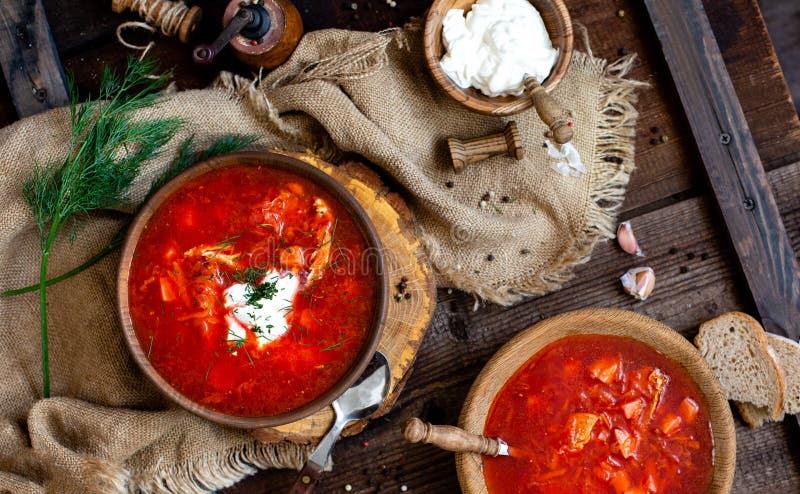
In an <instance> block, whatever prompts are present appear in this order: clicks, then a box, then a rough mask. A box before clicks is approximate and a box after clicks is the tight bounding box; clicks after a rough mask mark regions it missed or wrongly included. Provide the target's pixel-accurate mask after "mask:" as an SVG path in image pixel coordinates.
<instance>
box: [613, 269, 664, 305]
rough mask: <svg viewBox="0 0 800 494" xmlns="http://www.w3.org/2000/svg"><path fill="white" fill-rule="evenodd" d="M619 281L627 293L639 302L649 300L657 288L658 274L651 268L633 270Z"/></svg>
mask: <svg viewBox="0 0 800 494" xmlns="http://www.w3.org/2000/svg"><path fill="white" fill-rule="evenodd" d="M619 280H620V281H621V282H622V288H623V289H624V290H625V293H627V294H628V295H631V296H633V297H634V298H637V299H639V300H647V297H649V296H650V294H651V293H653V288H655V286H656V273H655V271H653V268H650V267H641V268H633V269H631V270H630V271H628V272H627V273H625V274H623V275H622V276H621V277H620V279H619Z"/></svg>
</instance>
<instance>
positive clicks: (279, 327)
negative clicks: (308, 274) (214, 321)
mask: <svg viewBox="0 0 800 494" xmlns="http://www.w3.org/2000/svg"><path fill="white" fill-rule="evenodd" d="M272 281H275V288H276V292H275V294H274V295H273V296H272V297H271V298H266V297H264V298H260V299H258V300H256V301H253V303H251V304H248V303H247V302H248V299H249V298H250V295H251V294H252V293H253V288H252V287H251V286H250V285H249V284H247V283H235V284H233V285H231V286H229V287H228V288H226V289H225V293H224V296H225V308H226V309H228V315H227V316H225V320H226V322H227V323H228V339H229V340H244V339H246V338H247V332H246V331H245V328H247V329H250V330H252V331H254V332H255V334H256V337H257V339H258V345H259V346H260V347H261V346H264V345H266V344H267V343H270V342H273V341H275V340H277V339H278V338H280V337H281V336H283V335H284V334H285V333H286V332H287V331H288V330H289V324H288V323H287V321H286V317H287V315H288V314H289V312H290V311H291V310H292V301H293V300H294V295H295V293H297V288H298V286H299V280H298V278H297V276H294V275H292V274H286V275H285V276H283V277H280V275H279V274H278V272H277V271H275V270H272V271H270V272H268V273H267V274H266V276H264V278H262V279H261V281H260V283H262V284H263V283H266V282H272Z"/></svg>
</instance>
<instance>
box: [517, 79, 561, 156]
mask: <svg viewBox="0 0 800 494" xmlns="http://www.w3.org/2000/svg"><path fill="white" fill-rule="evenodd" d="M523 84H525V91H527V93H528V95H530V97H531V99H532V100H533V106H534V108H536V113H538V114H539V118H541V119H542V122H544V123H545V124H546V125H547V126H548V127H550V132H548V137H552V139H553V140H554V141H555V142H557V143H558V144H566V143H568V142H569V141H571V140H572V135H573V132H572V121H571V120H570V117H569V113H568V112H567V111H566V110H564V109H563V108H562V107H561V105H560V104H559V103H558V101H556V99H555V98H553V97H552V96H550V94H549V93H548V92H547V91H545V89H544V88H543V87H542V85H541V84H539V81H537V80H536V79H535V78H533V77H526V78H525V81H523Z"/></svg>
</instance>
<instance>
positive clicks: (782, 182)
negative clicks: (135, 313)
mask: <svg viewBox="0 0 800 494" xmlns="http://www.w3.org/2000/svg"><path fill="white" fill-rule="evenodd" d="M396 2H397V5H396V7H394V8H392V7H390V6H389V5H387V4H386V2H385V1H383V0H370V1H364V0H348V1H343V0H340V1H334V2H330V1H327V0H324V1H323V0H296V1H295V4H296V5H297V7H298V9H299V10H300V13H301V14H302V16H303V20H304V22H305V26H306V29H307V30H313V29H321V28H327V27H343V28H352V29H365V30H379V29H383V28H386V27H389V26H397V25H401V24H402V23H403V22H405V21H406V20H408V19H409V18H410V17H411V16H419V15H422V13H423V12H424V10H425V8H426V7H427V4H428V2H426V1H422V0H396ZM197 3H199V4H201V5H202V6H203V7H204V9H205V18H204V21H203V24H202V27H201V32H200V36H199V39H203V40H206V39H211V38H212V37H213V36H214V35H215V34H216V33H217V32H218V31H219V27H218V23H219V19H220V18H221V12H222V9H223V7H224V5H225V3H226V2H221V1H217V2H213V1H211V0H207V1H200V2H197ZM44 4H45V8H46V11H47V16H48V18H49V20H50V24H51V27H52V30H53V37H54V40H55V43H56V46H57V47H58V51H59V53H60V55H61V58H62V62H63V64H64V67H65V68H66V69H67V70H69V71H71V72H73V73H74V74H75V78H76V81H77V83H78V85H79V87H80V88H81V90H82V91H85V92H91V91H94V90H96V88H97V85H98V82H99V75H100V73H101V70H102V67H103V65H106V64H108V65H111V66H117V67H121V66H122V65H123V64H124V60H125V57H126V56H127V55H128V52H127V51H126V50H125V49H124V48H123V47H121V46H120V45H119V44H117V43H116V41H115V39H114V30H115V28H116V26H117V24H118V23H119V22H120V21H122V20H131V19H133V16H118V15H116V14H113V13H112V12H111V1H110V0H95V1H92V2H79V1H77V0H72V1H63V0H45V2H44ZM567 4H568V6H569V8H570V10H571V13H572V17H573V19H574V20H575V21H577V22H580V23H582V24H584V25H585V26H586V27H587V28H588V29H589V35H590V39H591V44H592V49H593V51H594V53H595V55H598V56H601V57H604V58H607V59H614V58H616V57H618V56H619V54H621V53H626V52H636V53H638V54H639V60H638V62H637V63H636V66H635V68H634V70H633V73H632V74H631V77H633V78H636V79H639V80H644V81H647V82H649V83H650V84H651V88H650V89H647V90H643V91H642V92H641V94H640V102H639V106H638V107H639V111H640V117H639V127H638V132H637V153H636V164H637V169H636V171H635V172H634V174H633V178H632V180H631V184H630V187H629V188H628V195H627V199H626V200H625V204H624V206H623V209H622V211H621V219H629V220H632V221H633V222H634V224H635V226H636V232H637V236H638V237H639V240H640V242H641V243H642V245H643V246H644V249H645V250H646V252H647V256H648V257H647V261H646V262H647V263H648V264H649V265H651V266H653V267H654V268H655V270H656V272H657V273H658V282H657V285H656V290H655V292H654V294H653V295H652V296H651V297H650V298H649V299H648V300H647V302H646V303H640V302H635V301H633V300H632V299H631V298H629V297H628V296H626V295H625V294H623V293H622V291H621V289H620V287H619V282H618V277H619V275H620V274H621V273H622V272H624V271H625V270H626V269H627V268H628V267H630V265H631V259H630V257H627V256H626V255H624V254H623V253H622V252H621V251H620V250H619V249H618V248H616V246H614V245H613V244H611V243H609V244H605V245H600V246H598V248H597V249H596V250H595V253H594V255H593V257H592V260H591V262H589V263H588V264H587V265H584V266H581V267H580V268H579V269H578V271H577V277H576V278H575V280H574V281H572V282H571V283H569V284H568V285H567V286H566V287H564V289H562V290H561V291H559V292H556V293H552V294H549V295H546V296H543V297H538V298H535V299H531V300H528V301H526V302H524V303H521V304H518V305H516V306H514V307H509V308H502V307H497V306H494V305H485V306H482V307H481V308H479V309H478V310H477V311H473V310H472V306H473V299H472V297H471V296H470V295H467V294H464V293H460V292H457V291H456V292H452V293H450V292H448V291H446V290H440V291H439V303H438V306H437V309H436V313H435V315H434V318H433V322H432V326H431V328H430V330H429V332H428V335H427V337H426V338H425V341H424V342H423V345H422V348H421V350H420V353H419V356H418V359H417V364H416V368H415V370H414V373H413V375H412V376H411V378H410V380H409V381H408V384H407V385H406V388H405V392H404V394H403V395H402V396H401V397H400V399H399V401H398V402H397V405H396V406H395V409H394V411H393V412H392V413H390V414H389V415H387V416H386V417H383V418H382V419H379V420H378V421H377V422H376V423H373V424H372V425H371V426H370V427H369V428H368V429H367V430H366V431H365V432H364V433H362V434H360V435H358V436H356V437H353V438H349V439H345V440H343V441H341V442H340V443H339V444H338V445H337V447H336V450H335V452H334V459H335V461H336V463H337V464H336V468H335V470H334V471H333V472H332V473H330V474H328V475H327V476H326V477H325V478H324V480H323V481H322V484H321V485H320V488H319V490H318V492H344V486H345V485H346V484H350V485H351V486H352V492H365V493H366V492H385V493H388V492H400V490H401V486H402V485H406V486H407V488H408V491H409V492H424V493H452V492H457V491H458V482H457V480H456V472H455V465H454V460H453V455H452V454H448V453H444V452H441V451H438V450H435V449H433V448H430V447H427V446H421V445H414V446H409V445H407V444H405V443H404V442H403V440H402V438H401V436H400V429H399V425H400V424H401V423H402V422H403V421H404V420H405V419H406V418H407V417H410V416H413V415H418V416H421V417H424V418H426V419H427V420H430V421H432V422H435V423H450V424H453V423H455V422H456V421H457V418H458V414H459V411H460V408H461V403H462V401H463V399H464V398H465V396H466V394H467V390H468V389H469V387H470V385H471V383H472V381H473V379H474V378H475V376H476V375H477V374H478V372H479V371H480V369H481V367H482V366H483V364H484V363H485V362H486V361H487V360H488V359H489V357H490V356H491V355H492V354H493V353H494V352H495V351H496V350H497V349H498V348H499V347H500V346H501V345H502V344H503V343H505V342H506V341H507V340H508V339H509V338H510V337H511V336H513V335H514V334H516V333H517V332H518V331H520V330H521V329H523V328H525V327H527V326H529V325H531V324H533V323H535V322H537V321H539V320H541V319H543V318H546V317H549V316H552V315H554V314H557V313H560V312H564V311H567V310H572V309H577V308H581V307H588V306H611V307H621V308H626V309H630V310H635V311H637V312H641V313H643V314H647V315H649V316H651V317H654V318H656V319H658V320H660V321H663V322H665V323H666V324H668V325H670V326H672V327H673V328H675V329H677V330H678V331H680V332H681V333H682V334H684V335H685V336H687V337H693V336H694V333H695V331H696V328H697V326H698V324H699V323H700V322H702V321H704V320H706V319H709V318H711V317H713V316H715V315H717V314H719V313H722V312H725V311H728V310H734V309H738V310H744V311H750V312H752V311H753V303H752V300H751V299H750V296H749V294H748V292H747V289H746V286H745V283H744V280H743V278H742V275H741V273H740V271H739V268H738V266H737V264H736V261H735V256H734V253H733V250H732V247H731V245H730V242H729V240H728V238H727V234H726V232H725V230H724V226H723V222H722V220H721V218H720V216H719V213H718V211H717V210H716V206H715V203H714V201H713V199H712V198H711V196H710V192H709V187H708V185H707V181H706V178H705V176H704V172H703V168H702V165H701V163H700V158H699V155H698V153H697V150H696V148H695V144H694V140H693V138H692V136H691V133H690V131H689V128H688V124H687V122H686V119H685V116H684V114H683V110H682V108H681V106H680V103H679V101H678V96H677V93H676V91H675V88H674V86H673V83H672V80H671V78H670V74H669V71H668V69H667V66H666V63H665V61H664V58H663V55H662V53H661V49H660V45H659V43H658V41H657V39H656V37H655V33H654V31H653V28H652V26H651V24H650V20H649V18H648V15H647V12H646V11H645V8H644V6H643V5H642V4H641V3H640V2H637V1H632V0H621V1H614V0H567ZM705 6H706V9H707V13H708V15H709V17H710V20H711V23H712V27H713V29H714V31H715V33H716V36H717V40H718V42H719V45H720V48H721V50H722V53H723V56H724V58H725V62H726V64H727V67H728V70H729V72H730V74H731V77H732V79H733V83H734V86H735V88H736V93H737V95H738V97H739V98H740V100H741V103H742V106H743V108H744V110H745V114H746V117H747V121H748V124H749V125H750V128H751V130H752V132H753V135H754V137H755V140H756V143H757V145H758V150H759V153H760V155H761V159H762V161H763V163H764V166H765V168H766V170H767V171H768V176H769V180H770V182H771V184H772V187H773V190H774V194H775V196H776V199H777V201H778V205H779V208H780V211H781V214H782V215H783V221H784V224H785V225H786V229H787V231H788V233H789V237H790V239H791V242H792V245H793V247H794V249H795V251H796V252H800V122H799V121H798V117H797V114H796V112H795V108H794V106H793V104H792V102H791V98H790V96H789V93H788V90H787V87H786V83H785V81H784V78H783V75H782V73H781V69H780V67H779V66H778V62H777V58H776V56H775V53H774V51H773V48H772V45H771V42H770V39H769V36H768V34H767V32H766V28H765V27H764V23H763V21H762V18H761V13H760V12H759V9H758V5H757V3H756V0H727V1H724V2H723V1H721V0H707V1H706V2H705ZM618 9H624V11H625V15H624V16H623V17H619V16H618V15H617V10H618ZM676 15H679V13H676ZM579 46H580V45H579ZM154 53H155V55H157V56H158V57H159V58H160V59H162V60H163V62H164V64H165V65H167V66H169V65H174V66H175V67H176V81H177V83H178V86H179V88H180V89H188V88H197V87H203V86H205V85H206V84H208V83H209V82H210V81H211V80H212V79H213V78H214V76H215V75H216V71H218V70H220V69H227V70H235V71H237V72H240V73H243V74H245V75H247V74H249V73H250V71H249V70H248V69H247V68H245V67H242V66H241V65H239V64H237V63H236V62H235V61H234V60H232V58H231V57H230V56H228V55H223V56H221V57H220V58H219V59H218V60H217V62H216V63H215V64H214V65H213V66H211V67H208V68H200V67H197V66H195V65H193V64H192V63H191V51H190V48H189V47H188V46H186V45H182V44H180V43H179V42H178V41H177V40H175V39H164V38H157V45H156V47H155V50H154ZM421 70H422V69H421ZM0 87H2V89H0V125H7V124H10V123H12V122H13V121H14V120H16V115H15V112H14V109H13V106H12V105H11V102H10V97H9V95H8V92H7V91H6V90H5V85H0ZM443 97H444V96H443ZM662 135H664V136H668V141H667V142H666V143H662V142H661V140H660V138H661V136H662ZM736 424H737V440H738V457H737V470H736V480H735V486H734V492H736V493H747V494H754V493H762V492H763V493H770V494H778V493H781V494H786V493H791V492H800V430H798V426H797V424H796V423H795V422H794V421H789V420H787V421H785V422H784V423H777V424H770V425H767V426H765V427H763V428H761V429H758V430H750V429H748V428H747V427H746V426H745V425H744V423H743V422H742V421H741V419H739V418H738V417H737V420H736ZM294 476H295V473H294V472H286V471H267V472H262V473H260V474H258V475H256V476H254V477H251V478H249V479H246V480H245V481H243V482H241V483H240V484H238V485H236V486H234V487H232V488H230V489H228V490H227V492H230V493H245V492H287V491H288V489H289V486H290V484H291V482H292V481H293V480H294Z"/></svg>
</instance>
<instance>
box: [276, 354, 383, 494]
mask: <svg viewBox="0 0 800 494" xmlns="http://www.w3.org/2000/svg"><path fill="white" fill-rule="evenodd" d="M390 383H391V371H390V369H389V362H388V361H387V360H386V357H385V356H384V355H383V354H382V353H381V352H376V353H375V356H374V357H372V362H370V364H369V366H368V367H367V370H365V371H364V374H362V375H361V378H360V379H359V381H357V382H356V384H354V385H353V387H351V388H350V389H348V390H347V391H345V392H344V394H343V395H342V396H340V397H339V399H338V400H336V401H334V402H333V405H332V406H333V411H334V412H335V413H336V420H334V422H333V425H332V426H331V428H330V430H329V431H328V433H327V434H325V436H324V437H323V438H322V440H321V441H320V442H319V444H318V445H317V447H316V449H315V450H314V452H313V453H311V456H309V457H308V461H307V462H306V465H305V466H304V467H303V469H302V470H300V474H299V475H298V476H297V480H295V482H294V485H293V486H292V490H290V491H289V494H308V493H309V492H311V491H312V490H313V489H314V486H315V485H316V484H317V481H318V480H319V478H320V476H321V475H322V469H323V468H325V465H326V464H327V463H328V459H329V458H330V456H331V450H333V446H334V444H336V439H337V438H338V437H339V434H341V433H342V430H344V428H345V426H347V424H349V423H350V422H353V421H354V420H360V419H363V418H367V417H369V416H370V415H372V414H373V413H374V412H375V411H376V410H377V409H378V407H379V406H380V405H381V403H383V400H385V399H386V396H387V395H388V394H389V384H390Z"/></svg>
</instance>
